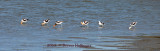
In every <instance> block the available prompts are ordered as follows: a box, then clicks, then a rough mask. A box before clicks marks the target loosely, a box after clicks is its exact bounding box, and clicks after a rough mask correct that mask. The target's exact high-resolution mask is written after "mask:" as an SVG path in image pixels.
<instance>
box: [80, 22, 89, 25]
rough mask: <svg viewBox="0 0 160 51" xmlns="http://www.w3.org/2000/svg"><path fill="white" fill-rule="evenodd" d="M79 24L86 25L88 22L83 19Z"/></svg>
mask: <svg viewBox="0 0 160 51" xmlns="http://www.w3.org/2000/svg"><path fill="white" fill-rule="evenodd" d="M81 24H82V25H88V24H89V22H88V21H83V22H81Z"/></svg>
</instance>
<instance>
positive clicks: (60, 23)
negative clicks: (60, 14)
mask: <svg viewBox="0 0 160 51" xmlns="http://www.w3.org/2000/svg"><path fill="white" fill-rule="evenodd" d="M62 23H63V21H56V23H55V25H53V27H55V26H56V25H61V26H62Z"/></svg>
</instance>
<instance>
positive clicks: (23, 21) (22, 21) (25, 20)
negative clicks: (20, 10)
mask: <svg viewBox="0 0 160 51" xmlns="http://www.w3.org/2000/svg"><path fill="white" fill-rule="evenodd" d="M28 20H29V19H22V20H21V24H23V23H26V22H27V21H28Z"/></svg>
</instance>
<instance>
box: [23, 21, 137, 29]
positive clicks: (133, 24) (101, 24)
mask: <svg viewBox="0 0 160 51" xmlns="http://www.w3.org/2000/svg"><path fill="white" fill-rule="evenodd" d="M28 20H29V19H22V20H21V24H25V23H26V22H27V21H28ZM49 21H50V19H46V20H44V21H43V22H42V23H41V26H45V25H47V24H48V23H49ZM62 23H63V21H56V22H55V24H54V25H53V27H56V26H57V25H61V26H62ZM88 24H89V22H88V21H82V22H81V25H83V26H88ZM98 24H99V26H101V27H103V26H104V25H105V24H104V23H103V22H101V21H98ZM136 24H137V22H132V23H130V27H129V29H133V28H135V26H136Z"/></svg>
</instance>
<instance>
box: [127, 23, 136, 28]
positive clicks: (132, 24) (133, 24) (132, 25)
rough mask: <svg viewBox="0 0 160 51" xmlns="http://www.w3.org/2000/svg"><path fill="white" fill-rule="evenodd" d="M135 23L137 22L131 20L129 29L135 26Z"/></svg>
mask: <svg viewBox="0 0 160 51" xmlns="http://www.w3.org/2000/svg"><path fill="white" fill-rule="evenodd" d="M136 24H137V22H132V23H131V24H130V27H129V29H131V28H133V27H135V26H136Z"/></svg>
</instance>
